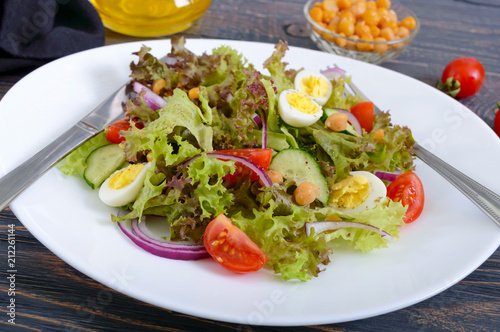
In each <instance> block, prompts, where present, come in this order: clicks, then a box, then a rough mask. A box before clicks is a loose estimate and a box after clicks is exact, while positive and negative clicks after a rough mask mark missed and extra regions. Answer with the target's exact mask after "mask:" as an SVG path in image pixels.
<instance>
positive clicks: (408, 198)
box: [387, 172, 425, 224]
mask: <svg viewBox="0 0 500 332" xmlns="http://www.w3.org/2000/svg"><path fill="white" fill-rule="evenodd" d="M387 196H388V197H389V198H390V199H392V200H393V201H394V202H401V204H403V206H407V207H408V209H407V210H406V215H405V217H404V218H403V220H404V222H405V223H407V224H409V223H411V222H413V221H414V220H415V219H417V218H418V217H419V216H420V214H421V213H422V210H423V209H424V201H425V195H424V186H423V185H422V181H420V178H419V177H418V176H417V174H415V173H413V172H407V173H403V174H401V175H399V176H398V177H397V178H396V179H395V180H394V181H392V182H391V183H390V184H389V186H387Z"/></svg>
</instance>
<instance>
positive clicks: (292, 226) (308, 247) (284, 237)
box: [231, 200, 331, 281]
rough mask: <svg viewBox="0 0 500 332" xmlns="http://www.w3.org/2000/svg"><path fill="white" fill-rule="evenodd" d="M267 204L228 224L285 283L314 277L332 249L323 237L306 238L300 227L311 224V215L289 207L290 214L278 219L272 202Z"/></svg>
mask: <svg viewBox="0 0 500 332" xmlns="http://www.w3.org/2000/svg"><path fill="white" fill-rule="evenodd" d="M268 204H269V206H268V207H266V209H263V210H257V209H253V211H252V213H251V214H250V215H244V214H243V213H242V212H238V213H236V214H234V215H232V216H231V220H232V221H233V224H235V225H236V226H237V227H238V228H240V229H241V230H242V231H244V232H245V233H246V234H247V235H248V237H250V239H251V240H252V241H254V242H255V243H256V244H257V245H258V246H259V247H260V248H261V249H262V251H264V253H266V255H267V257H268V258H269V260H268V263H267V264H268V265H269V266H270V267H271V268H273V269H274V271H275V272H276V273H279V274H281V277H282V278H283V279H284V280H291V279H298V280H301V281H307V280H309V279H311V277H312V276H317V275H318V273H319V272H320V270H319V267H318V265H319V264H327V263H328V262H329V256H328V255H329V254H330V253H331V249H330V248H329V247H328V246H327V243H326V241H325V238H324V236H322V235H320V236H318V235H311V236H309V237H307V236H306V234H305V228H304V227H303V226H304V224H305V222H306V221H312V218H313V214H312V213H311V212H310V211H308V210H306V209H304V208H301V207H298V206H296V205H292V206H290V209H291V214H288V215H281V214H280V213H279V205H278V204H276V202H275V201H274V200H269V201H268Z"/></svg>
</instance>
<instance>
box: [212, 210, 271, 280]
mask: <svg viewBox="0 0 500 332" xmlns="http://www.w3.org/2000/svg"><path fill="white" fill-rule="evenodd" d="M203 243H204V244H205V248H206V249H207V251H208V253H209V254H210V256H212V257H213V258H214V259H215V260H216V261H217V262H218V263H219V264H220V265H222V266H223V267H224V268H226V269H228V270H229V271H233V272H238V273H246V272H253V271H257V270H260V269H261V268H262V267H263V266H264V265H266V263H267V260H268V258H267V256H266V254H265V253H264V252H263V251H262V250H261V249H260V248H259V247H258V246H257V245H256V244H255V243H254V242H253V241H252V240H250V238H249V237H248V236H247V235H246V234H245V233H244V232H243V231H242V230H240V229H239V228H238V227H236V226H234V225H233V224H232V222H231V220H230V219H228V218H227V217H226V216H225V215H224V214H222V213H221V214H220V215H219V216H218V217H217V218H215V219H214V220H212V221H211V222H210V223H209V224H208V226H207V228H206V230H205V235H204V238H203Z"/></svg>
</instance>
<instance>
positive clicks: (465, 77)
mask: <svg viewBox="0 0 500 332" xmlns="http://www.w3.org/2000/svg"><path fill="white" fill-rule="evenodd" d="M484 78H485V71H484V67H483V65H482V64H481V62H479V61H478V60H476V59H474V58H470V57H463V58H458V59H455V60H453V61H451V62H450V63H449V64H448V65H447V66H446V68H445V69H444V71H443V75H442V77H441V82H440V83H438V85H437V87H438V89H440V90H442V91H444V92H445V93H447V94H449V95H450V96H452V97H456V98H466V97H470V96H472V95H473V94H475V93H476V92H478V91H479V89H481V87H482V86H483V83H484Z"/></svg>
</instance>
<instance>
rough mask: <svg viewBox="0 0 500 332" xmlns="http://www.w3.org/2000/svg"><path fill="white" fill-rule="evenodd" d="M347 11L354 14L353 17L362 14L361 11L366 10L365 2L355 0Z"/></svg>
mask: <svg viewBox="0 0 500 332" xmlns="http://www.w3.org/2000/svg"><path fill="white" fill-rule="evenodd" d="M349 11H350V12H351V13H352V14H353V15H354V17H360V16H363V13H364V12H365V11H366V2H357V3H355V4H353V5H352V7H351V9H349Z"/></svg>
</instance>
